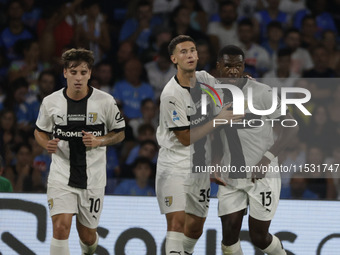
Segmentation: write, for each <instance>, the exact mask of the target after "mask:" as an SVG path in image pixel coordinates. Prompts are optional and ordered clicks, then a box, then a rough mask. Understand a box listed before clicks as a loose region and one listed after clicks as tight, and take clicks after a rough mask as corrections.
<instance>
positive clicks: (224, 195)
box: [217, 45, 298, 255]
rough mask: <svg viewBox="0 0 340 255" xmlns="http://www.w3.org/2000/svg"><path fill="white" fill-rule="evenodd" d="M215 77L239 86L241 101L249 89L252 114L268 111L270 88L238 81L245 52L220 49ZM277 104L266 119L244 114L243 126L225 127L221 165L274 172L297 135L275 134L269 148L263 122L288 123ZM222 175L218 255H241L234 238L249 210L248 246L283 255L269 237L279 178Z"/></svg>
mask: <svg viewBox="0 0 340 255" xmlns="http://www.w3.org/2000/svg"><path fill="white" fill-rule="evenodd" d="M217 71H218V74H219V75H220V77H222V78H224V79H222V80H223V81H224V82H223V83H229V84H233V85H235V86H238V87H239V88H240V89H241V90H242V91H243V94H244V97H245V98H247V93H248V88H252V98H253V102H252V104H253V106H254V108H255V109H257V110H267V109H270V108H271V106H272V101H273V100H272V88H271V87H269V86H267V85H265V84H262V83H259V82H257V81H254V80H251V79H247V78H243V77H244V74H243V71H244V52H243V51H242V50H241V49H240V48H238V47H236V46H233V45H229V46H226V47H224V48H222V49H221V50H220V52H219V55H218V62H217ZM223 93H224V102H225V103H232V97H231V94H230V93H229V94H228V91H225V90H224V91H223ZM278 102H279V103H278V105H277V106H276V108H275V111H274V112H273V113H272V114H269V115H268V116H256V115H254V114H252V113H250V111H249V110H248V109H246V110H245V117H244V121H243V123H239V124H236V125H233V126H227V127H225V128H224V129H223V130H222V131H221V139H222V143H223V146H224V153H223V159H222V164H223V165H227V166H234V167H236V169H242V167H243V168H244V167H246V166H248V167H249V166H258V167H261V168H259V169H262V166H267V167H268V166H269V165H271V166H278V161H277V155H278V154H279V152H280V151H282V150H283V149H284V148H285V147H286V146H287V144H288V143H289V140H290V139H291V138H292V137H293V136H294V135H295V134H296V133H297V131H298V127H297V126H296V127H286V128H278V130H279V133H278V134H277V139H276V141H275V142H274V138H273V128H272V124H271V123H272V122H270V121H265V119H280V120H284V119H293V117H292V116H291V115H290V114H289V113H287V114H286V115H281V104H280V100H278ZM234 106H235V105H234ZM245 108H247V107H245ZM252 119H257V121H256V120H255V121H253V122H252V123H251V125H249V124H247V123H249V122H248V120H252ZM261 120H262V121H263V123H264V124H263V125H262V124H261ZM244 123H246V124H244ZM275 123H281V121H280V122H279V121H275ZM261 125H262V126H261ZM275 125H276V124H275ZM279 126H280V125H279ZM244 169H245V168H244ZM227 174H228V176H227V178H226V176H225V175H224V173H222V179H223V180H224V181H225V182H226V183H227V185H225V186H219V191H218V195H217V197H218V199H219V208H218V214H219V216H220V217H221V222H222V230H223V233H222V234H223V240H222V251H223V254H224V255H227V254H228V255H229V254H232V255H241V254H243V252H242V249H241V246H240V240H239V234H240V229H241V225H242V219H243V216H244V214H245V212H246V210H247V207H248V206H249V234H250V238H251V241H252V243H253V244H254V245H255V246H256V247H259V248H260V249H261V250H262V251H263V252H264V253H267V254H270V255H281V254H286V252H285V250H284V249H283V247H282V244H281V242H280V240H279V239H278V238H277V237H276V236H274V235H271V234H269V232H268V230H269V226H270V223H271V220H272V219H273V217H274V214H275V211H276V208H277V206H278V202H279V197H280V189H281V180H280V173H279V172H277V173H269V172H267V173H266V174H264V173H262V171H261V172H260V173H256V171H254V172H253V174H252V173H250V172H249V173H245V172H241V171H239V172H236V173H233V172H230V173H227Z"/></svg>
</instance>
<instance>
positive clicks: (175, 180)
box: [156, 35, 242, 255]
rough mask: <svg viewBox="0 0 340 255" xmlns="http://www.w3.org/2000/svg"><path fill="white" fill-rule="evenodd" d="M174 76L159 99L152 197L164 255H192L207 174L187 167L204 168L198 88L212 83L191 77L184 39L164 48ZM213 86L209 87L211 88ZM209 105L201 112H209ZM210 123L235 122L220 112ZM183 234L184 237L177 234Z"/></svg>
mask: <svg viewBox="0 0 340 255" xmlns="http://www.w3.org/2000/svg"><path fill="white" fill-rule="evenodd" d="M168 50H169V54H170V58H171V61H172V62H173V63H174V64H175V65H176V68H177V74H176V75H175V76H174V77H173V78H171V80H170V81H169V82H168V83H167V84H166V86H165V87H164V89H163V91H162V94H161V103H160V120H159V126H158V129H157V134H156V135H157V140H158V143H159V145H160V147H161V148H160V151H159V156H158V160H157V173H156V194H157V199H158V204H159V207H160V210H161V213H162V214H165V216H166V220H167V235H166V245H165V250H166V255H170V254H182V255H183V254H192V252H193V250H194V246H195V244H196V242H197V240H198V238H199V237H200V236H201V234H202V229H203V224H204V221H205V218H206V216H207V211H208V207H209V196H210V176H209V173H207V174H206V173H203V174H201V173H193V174H191V173H192V168H191V164H194V165H195V164H196V165H198V164H200V165H204V164H205V153H206V151H205V145H206V144H207V136H206V135H207V134H208V133H209V132H211V131H212V130H213V129H214V127H213V120H211V119H209V118H210V116H209V115H201V103H200V99H201V97H200V96H201V94H202V92H201V89H200V88H201V86H204V85H202V83H204V84H207V85H208V84H210V85H211V86H214V82H215V80H214V78H213V77H211V76H210V75H209V74H208V73H206V72H205V71H200V72H196V71H195V70H196V65H197V60H198V57H197V50H196V44H195V42H194V40H193V39H192V38H191V37H189V36H186V35H179V36H177V37H175V38H174V39H173V40H172V41H171V42H170V44H169V46H168ZM211 83H213V84H211ZM209 106H212V104H209V105H208V106H207V109H208V108H209V109H208V110H207V112H210V110H214V109H213V107H209ZM218 110H219V111H220V113H219V115H218V116H217V117H216V118H219V119H227V120H231V119H233V120H238V119H240V118H241V117H242V116H233V115H232V113H231V112H232V111H227V110H226V107H225V108H223V109H222V110H221V108H219V109H218ZM192 159H193V161H196V162H192ZM183 233H184V234H183ZM184 252H185V253H184Z"/></svg>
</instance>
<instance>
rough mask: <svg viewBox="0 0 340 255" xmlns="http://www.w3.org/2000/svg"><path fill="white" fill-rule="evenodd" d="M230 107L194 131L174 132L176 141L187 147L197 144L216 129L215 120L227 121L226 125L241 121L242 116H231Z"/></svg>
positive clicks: (226, 107)
mask: <svg viewBox="0 0 340 255" xmlns="http://www.w3.org/2000/svg"><path fill="white" fill-rule="evenodd" d="M230 106H231V105H227V106H225V107H224V108H223V109H222V110H221V112H220V113H219V114H218V115H217V116H216V117H215V118H214V119H212V120H210V121H209V122H207V123H205V124H204V125H202V126H199V127H196V128H194V129H190V128H189V127H188V128H187V129H185V130H174V133H175V135H176V137H177V139H178V141H179V142H180V143H181V144H183V145H184V146H189V145H190V144H192V143H195V142H197V141H198V140H200V139H201V138H203V137H204V136H206V135H207V134H209V133H210V132H211V131H213V130H214V129H215V128H216V127H214V121H215V120H217V119H220V120H221V119H223V120H227V121H228V123H230V121H231V120H232V121H234V122H235V121H239V120H241V119H242V118H243V117H244V115H233V111H231V110H228V108H230Z"/></svg>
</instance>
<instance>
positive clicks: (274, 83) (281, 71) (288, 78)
mask: <svg viewBox="0 0 340 255" xmlns="http://www.w3.org/2000/svg"><path fill="white" fill-rule="evenodd" d="M291 54H292V52H291V50H290V49H287V48H284V49H280V50H279V52H278V54H277V56H278V57H277V68H276V69H273V70H272V71H269V72H267V73H266V74H265V75H264V76H263V79H262V82H263V83H265V84H267V85H269V86H271V87H277V88H278V92H279V93H281V90H280V89H281V88H282V87H293V86H294V84H295V82H296V79H297V78H298V75H297V74H295V73H293V72H291V70H290V65H291V62H292V60H291Z"/></svg>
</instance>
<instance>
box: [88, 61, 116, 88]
mask: <svg viewBox="0 0 340 255" xmlns="http://www.w3.org/2000/svg"><path fill="white" fill-rule="evenodd" d="M92 75H93V77H95V78H96V79H98V82H99V84H98V85H97V87H96V88H97V89H100V90H102V91H105V92H107V93H110V91H111V90H112V87H113V76H114V74H113V70H112V65H111V63H110V62H108V61H101V62H99V63H98V64H97V65H96V66H95V68H94V70H93V73H92Z"/></svg>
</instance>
